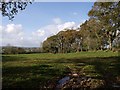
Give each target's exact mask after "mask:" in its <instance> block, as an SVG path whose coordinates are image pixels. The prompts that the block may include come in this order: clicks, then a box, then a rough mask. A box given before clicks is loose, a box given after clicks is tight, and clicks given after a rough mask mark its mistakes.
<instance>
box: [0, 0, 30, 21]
mask: <svg viewBox="0 0 120 90" xmlns="http://www.w3.org/2000/svg"><path fill="white" fill-rule="evenodd" d="M29 3H31V0H18V1H15V0H8V1H7V0H2V1H1V2H0V5H1V7H0V10H1V11H2V16H7V17H8V18H9V20H12V19H13V18H14V16H15V15H16V14H17V13H18V12H19V10H25V8H26V6H27V5H28V4H29Z"/></svg>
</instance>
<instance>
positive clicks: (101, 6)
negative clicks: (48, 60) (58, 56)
mask: <svg viewBox="0 0 120 90" xmlns="http://www.w3.org/2000/svg"><path fill="white" fill-rule="evenodd" d="M88 16H89V17H90V18H89V20H86V21H85V22H84V23H83V24H82V25H80V28H79V30H78V29H77V30H75V29H66V30H63V31H60V32H59V33H58V34H56V35H53V36H51V37H49V38H47V40H45V41H44V42H43V46H42V48H43V52H52V53H69V52H79V51H89V50H105V49H109V50H113V49H115V48H116V49H119V48H120V2H95V3H94V6H93V7H92V9H91V10H90V11H89V12H88Z"/></svg>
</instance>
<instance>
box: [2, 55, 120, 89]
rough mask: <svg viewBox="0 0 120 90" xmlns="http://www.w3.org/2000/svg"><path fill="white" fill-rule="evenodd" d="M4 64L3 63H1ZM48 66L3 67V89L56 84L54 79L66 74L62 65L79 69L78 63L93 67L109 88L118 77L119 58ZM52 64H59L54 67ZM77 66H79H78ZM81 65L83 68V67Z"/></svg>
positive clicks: (97, 58) (78, 60) (65, 62)
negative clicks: (50, 82) (51, 82)
mask: <svg viewBox="0 0 120 90" xmlns="http://www.w3.org/2000/svg"><path fill="white" fill-rule="evenodd" d="M4 58H6V60H5V62H7V60H8V61H9V60H10V58H11V60H12V59H13V60H16V59H18V58H17V57H4ZM8 58H9V59H8ZM3 62H4V61H3ZM48 63H49V64H50V65H47V63H46V64H41V65H34V66H29V67H22V66H21V67H3V88H16V87H20V88H25V87H27V88H40V87H43V86H44V85H47V82H48V81H49V80H52V81H53V82H56V79H53V78H54V77H55V78H57V77H61V76H64V75H65V74H67V73H68V72H69V71H67V69H66V67H65V66H62V64H67V63H68V64H74V65H75V66H77V67H81V66H82V65H80V64H79V63H83V64H84V65H93V66H94V67H95V71H96V72H97V73H99V74H100V75H101V76H102V78H103V79H104V80H105V82H106V85H108V86H110V85H111V83H112V82H114V79H115V77H117V76H120V57H119V56H116V57H93V58H80V59H79V58H74V59H64V58H63V59H57V60H54V61H52V62H48ZM52 63H53V64H54V63H55V64H60V65H61V66H60V67H55V66H54V65H52ZM78 64H79V65H78ZM84 65H83V66H84Z"/></svg>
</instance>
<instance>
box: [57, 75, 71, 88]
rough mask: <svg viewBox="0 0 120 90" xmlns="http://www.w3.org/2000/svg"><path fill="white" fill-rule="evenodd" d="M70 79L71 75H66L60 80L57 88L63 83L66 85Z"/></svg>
mask: <svg viewBox="0 0 120 90" xmlns="http://www.w3.org/2000/svg"><path fill="white" fill-rule="evenodd" d="M69 80H70V77H69V76H66V77H64V78H62V79H60V80H59V81H58V85H57V87H56V88H62V87H63V85H65V84H66V83H67V82H69Z"/></svg>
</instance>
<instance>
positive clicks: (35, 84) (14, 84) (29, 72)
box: [2, 64, 68, 88]
mask: <svg viewBox="0 0 120 90" xmlns="http://www.w3.org/2000/svg"><path fill="white" fill-rule="evenodd" d="M66 73H68V72H67V71H66V70H65V68H62V67H61V68H57V67H53V66H51V65H47V64H42V65H36V66H29V67H22V66H21V67H3V70H2V74H3V88H40V87H43V86H44V85H47V82H48V81H49V80H52V79H53V81H54V82H56V78H58V77H61V76H63V75H65V74H66Z"/></svg>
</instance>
